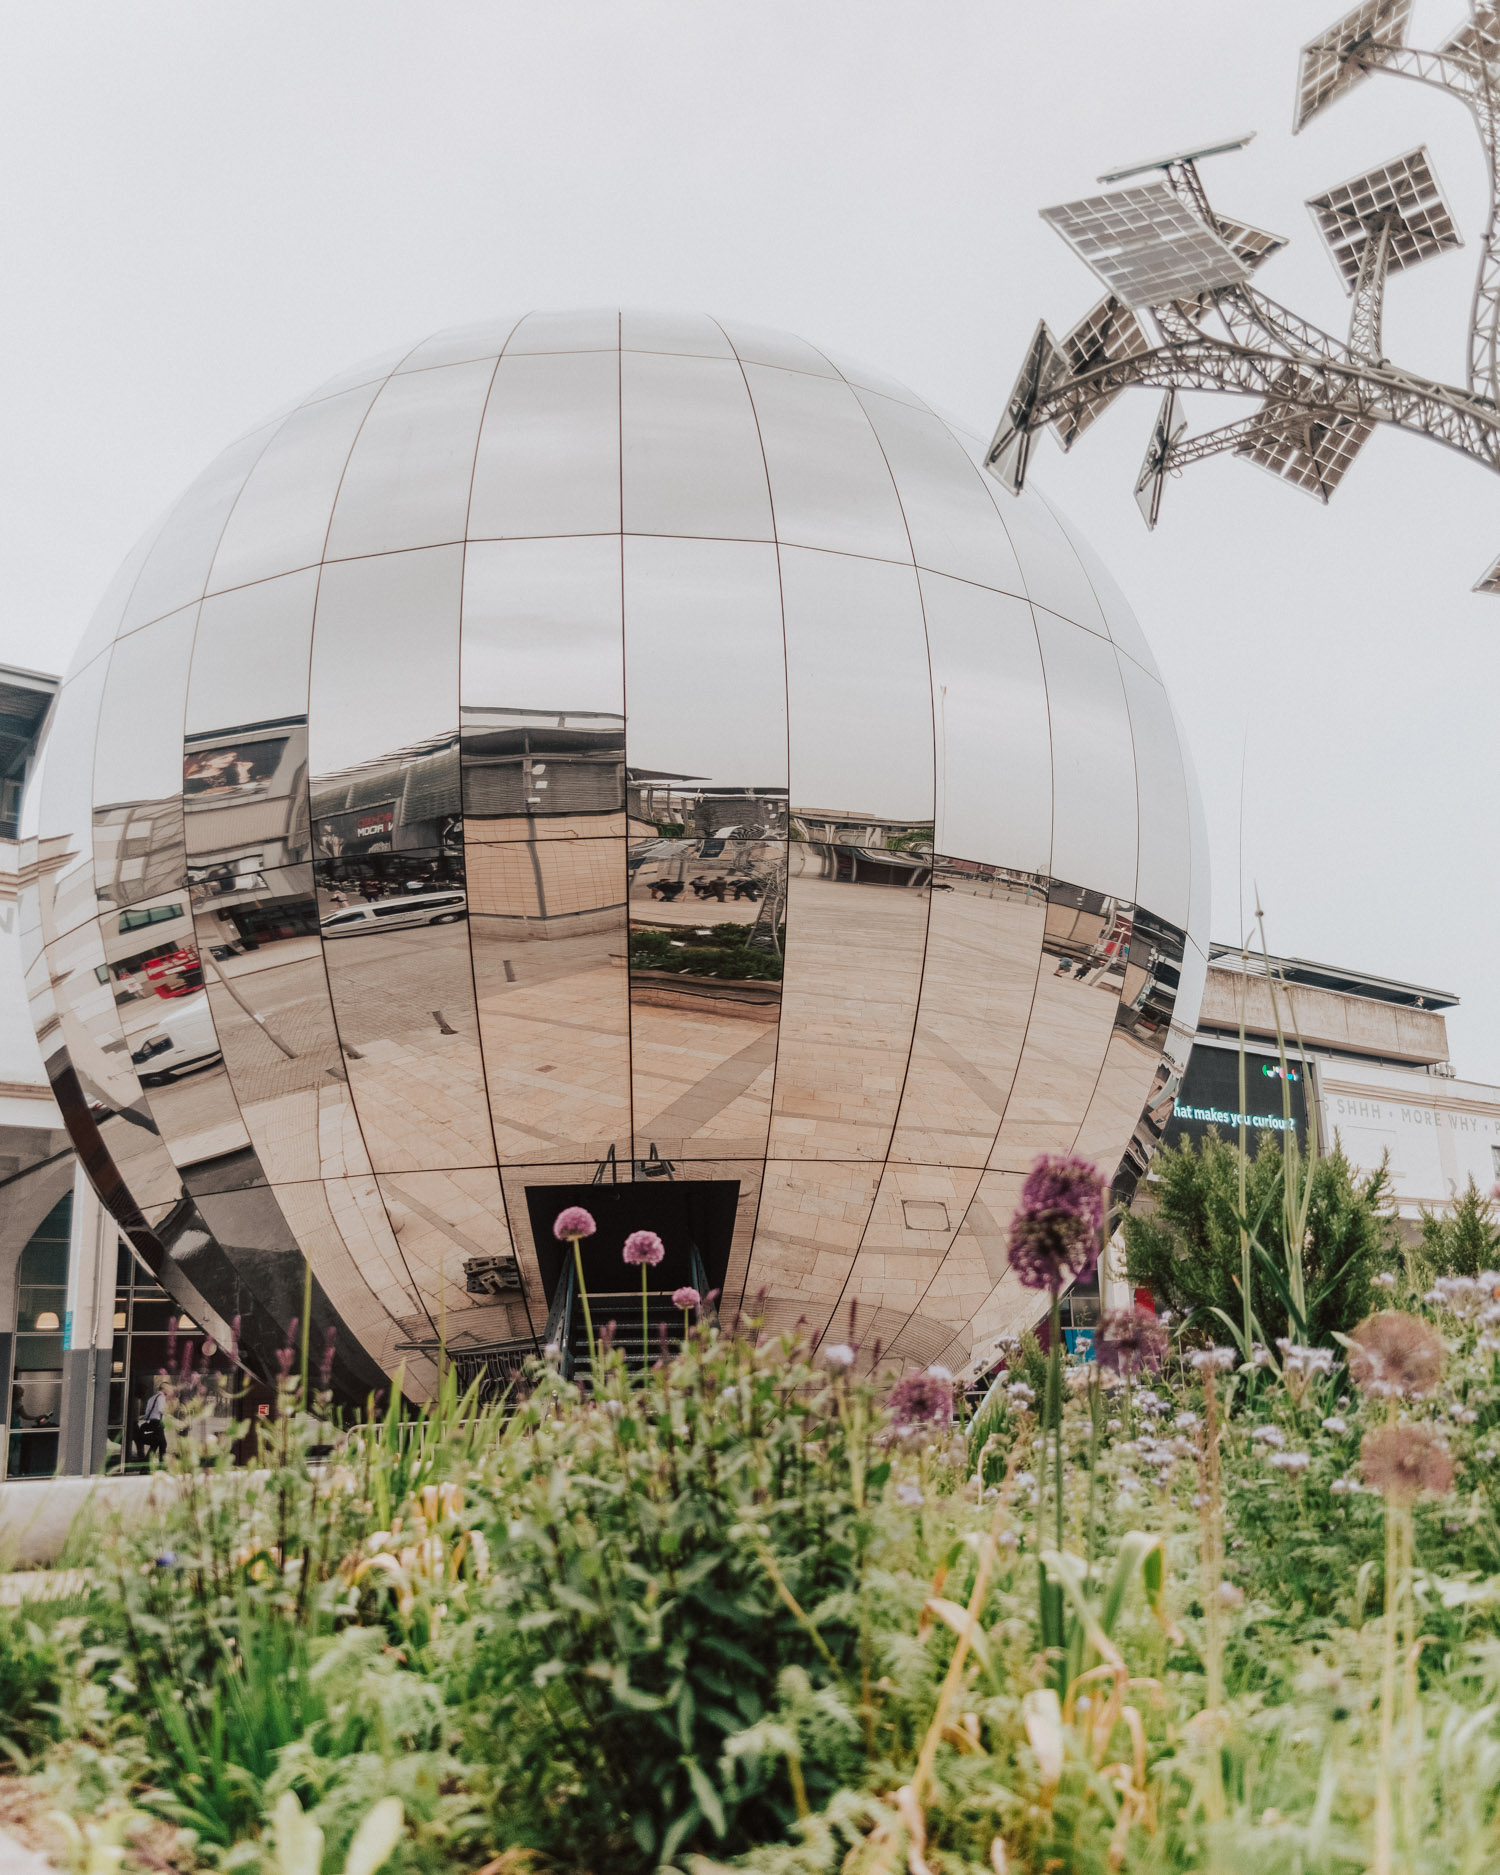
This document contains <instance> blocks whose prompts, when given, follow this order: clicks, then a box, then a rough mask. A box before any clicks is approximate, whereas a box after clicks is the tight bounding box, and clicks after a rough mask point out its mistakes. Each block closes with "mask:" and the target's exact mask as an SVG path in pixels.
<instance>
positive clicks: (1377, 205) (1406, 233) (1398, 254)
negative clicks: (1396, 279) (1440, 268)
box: [1307, 149, 1463, 293]
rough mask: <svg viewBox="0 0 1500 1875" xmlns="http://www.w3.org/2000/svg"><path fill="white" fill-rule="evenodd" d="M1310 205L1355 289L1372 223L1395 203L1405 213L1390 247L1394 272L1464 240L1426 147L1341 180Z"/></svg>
mask: <svg viewBox="0 0 1500 1875" xmlns="http://www.w3.org/2000/svg"><path fill="white" fill-rule="evenodd" d="M1307 206H1308V207H1309V208H1310V209H1311V210H1312V214H1313V220H1314V221H1315V222H1316V223H1317V224H1318V232H1319V234H1321V235H1322V237H1323V239H1324V241H1325V242H1326V243H1327V244H1328V251H1329V253H1330V254H1331V255H1332V256H1333V264H1334V266H1335V267H1337V268H1338V270H1339V273H1340V275H1341V276H1342V278H1343V282H1344V287H1345V290H1346V291H1347V292H1350V293H1352V292H1353V291H1354V286H1355V282H1356V281H1357V280H1358V279H1359V264H1360V259H1361V257H1362V256H1363V254H1364V250H1365V244H1366V242H1367V241H1368V240H1369V237H1370V231H1371V228H1372V226H1373V225H1374V224H1375V223H1376V222H1377V221H1378V220H1379V218H1380V217H1381V216H1382V215H1383V214H1386V213H1388V212H1389V211H1390V210H1392V209H1394V210H1395V212H1396V214H1397V215H1398V216H1399V217H1400V219H1399V221H1398V222H1397V224H1396V226H1395V228H1394V229H1393V231H1392V234H1391V240H1390V246H1389V250H1388V258H1389V266H1390V269H1391V271H1392V272H1393V273H1399V272H1400V271H1401V270H1402V269H1403V268H1405V267H1415V266H1417V265H1418V264H1419V263H1420V262H1421V261H1424V260H1430V259H1431V257H1432V256H1433V255H1434V254H1437V253H1440V252H1441V251H1442V250H1443V249H1444V248H1445V247H1462V246H1463V236H1462V235H1461V234H1460V233H1459V232H1458V227H1457V224H1456V223H1455V222H1454V219H1453V215H1452V212H1451V211H1450V209H1449V207H1448V204H1447V203H1446V202H1445V201H1444V200H1443V192H1442V189H1441V188H1440V187H1439V186H1438V179H1437V177H1436V176H1435V175H1434V174H1433V173H1432V165H1431V163H1430V162H1429V161H1428V159H1427V152H1426V150H1425V149H1417V150H1409V151H1408V152H1407V154H1406V155H1405V156H1398V157H1394V158H1393V159H1392V160H1391V161H1390V162H1389V163H1383V164H1382V165H1381V166H1380V168H1379V169H1372V170H1369V171H1368V172H1367V173H1366V174H1365V175H1363V176H1355V177H1353V178H1352V179H1351V180H1350V181H1348V182H1341V183H1340V184H1339V185H1338V187H1337V188H1334V189H1329V190H1328V191H1327V192H1326V193H1325V194H1323V195H1318V196H1314V197H1313V199H1312V200H1311V201H1310V202H1309V203H1308V205H1307Z"/></svg>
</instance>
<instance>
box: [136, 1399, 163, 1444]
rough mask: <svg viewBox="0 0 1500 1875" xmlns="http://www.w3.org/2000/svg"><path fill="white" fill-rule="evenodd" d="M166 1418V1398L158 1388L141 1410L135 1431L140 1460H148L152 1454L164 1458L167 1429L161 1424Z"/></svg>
mask: <svg viewBox="0 0 1500 1875" xmlns="http://www.w3.org/2000/svg"><path fill="white" fill-rule="evenodd" d="M166 1416H167V1396H166V1394H164V1393H163V1392H162V1390H161V1388H160V1387H158V1388H157V1389H156V1391H155V1392H154V1393H153V1394H152V1395H151V1396H150V1398H149V1399H148V1400H147V1401H146V1404H145V1405H144V1406H143V1407H142V1408H141V1417H140V1421H139V1423H138V1424H137V1426H136V1429H135V1442H136V1447H137V1449H138V1450H139V1452H140V1455H141V1457H142V1458H144V1459H147V1460H149V1459H150V1458H151V1457H152V1455H153V1454H154V1455H155V1456H156V1457H157V1458H165V1457H166V1455H167V1429H166V1427H165V1425H164V1424H163V1423H162V1422H163V1421H164V1420H165V1418H166Z"/></svg>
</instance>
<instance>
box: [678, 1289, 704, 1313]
mask: <svg viewBox="0 0 1500 1875" xmlns="http://www.w3.org/2000/svg"><path fill="white" fill-rule="evenodd" d="M702 1300H703V1298H702V1296H700V1295H699V1294H698V1291H697V1290H696V1289H694V1288H693V1287H692V1286H691V1284H688V1283H685V1284H684V1285H683V1286H682V1288H681V1289H674V1290H673V1291H672V1306H673V1308H674V1309H695V1308H697V1307H698V1305H699V1303H700V1302H702Z"/></svg>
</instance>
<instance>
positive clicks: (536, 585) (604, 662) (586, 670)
mask: <svg viewBox="0 0 1500 1875" xmlns="http://www.w3.org/2000/svg"><path fill="white" fill-rule="evenodd" d="M621 634H622V624H621V597H620V542H619V540H618V539H607V538H606V539H586V540H535V541H506V542H497V541H472V542H471V543H470V545H469V549H468V554H467V558H466V561H465V566H464V629H463V708H464V727H465V731H466V733H467V732H469V731H473V730H477V729H480V728H482V727H483V725H484V723H485V722H486V721H487V720H488V717H489V716H490V715H493V716H495V719H496V724H497V726H498V725H499V723H500V721H501V719H502V718H503V717H505V716H506V714H507V713H509V714H510V715H511V716H516V715H517V714H518V713H519V715H532V716H536V717H537V718H538V719H541V718H545V717H549V716H550V717H560V716H567V717H568V718H569V719H570V720H573V721H575V722H578V723H580V724H582V723H583V721H584V720H585V719H590V718H592V719H597V726H598V727H599V728H600V729H601V730H602V729H603V728H604V727H605V726H606V723H605V719H606V718H612V719H613V720H614V722H615V726H616V729H617V730H618V728H619V726H620V723H621V721H622V719H623V715H624V709H625V689H624V682H625V680H624V674H623V671H624V663H623V659H624V653H623V649H622V644H621ZM617 739H618V738H617ZM544 792H546V793H548V794H550V795H552V796H555V795H556V794H557V788H556V787H552V788H549V789H548V790H545V791H544ZM619 805H620V803H619V802H618V801H617V802H616V811H618V808H619ZM474 811H476V812H483V810H482V809H479V808H476V809H475V810H474ZM592 831H594V832H596V833H598V832H603V831H604V829H603V828H599V827H596V828H594V829H592ZM615 831H619V832H623V831H624V829H623V826H620V827H617V828H616V829H615Z"/></svg>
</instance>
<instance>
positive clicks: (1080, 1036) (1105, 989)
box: [990, 880, 1132, 1172]
mask: <svg viewBox="0 0 1500 1875" xmlns="http://www.w3.org/2000/svg"><path fill="white" fill-rule="evenodd" d="M1131 929H1132V926H1131V907H1130V905H1129V903H1128V901H1125V900H1121V899H1116V898H1111V897H1109V896H1108V895H1106V894H1104V893H1101V892H1095V891H1092V890H1090V889H1089V888H1088V887H1087V886H1076V885H1070V884H1068V883H1066V882H1065V881H1063V880H1053V881H1052V882H1051V884H1050V886H1049V888H1048V894H1047V916H1046V926H1045V929H1044V932H1043V937H1042V958H1041V965H1040V968H1039V970H1038V972H1037V980H1036V992H1035V995H1034V997H1033V999H1032V1005H1031V1019H1030V1021H1029V1022H1028V1024H1027V1026H1026V1041H1025V1045H1024V1046H1023V1048H1022V1050H1021V1060H1020V1064H1019V1066H1018V1067H1017V1069H1016V1078H1015V1081H1014V1083H1013V1085H1012V1087H1011V1094H1010V1099H1009V1101H1008V1102H1007V1104H1006V1109H1005V1118H1004V1119H1003V1120H1002V1121H1001V1123H1000V1131H999V1134H998V1135H997V1137H996V1140H995V1145H994V1149H993V1151H992V1152H991V1154H990V1165H991V1167H992V1169H994V1170H996V1171H1008V1172H1024V1171H1027V1170H1029V1169H1030V1166H1031V1162H1032V1160H1033V1159H1034V1158H1035V1157H1036V1155H1037V1154H1038V1153H1039V1152H1067V1151H1069V1150H1071V1148H1072V1145H1073V1141H1074V1139H1075V1137H1076V1136H1077V1133H1078V1129H1079V1127H1080V1126H1081V1125H1082V1124H1083V1119H1084V1115H1085V1114H1086V1113H1087V1112H1088V1109H1089V1103H1090V1101H1091V1100H1092V1099H1093V1097H1094V1089H1095V1087H1096V1086H1097V1085H1098V1081H1099V1072H1100V1070H1101V1068H1102V1067H1103V1066H1104V1057H1105V1053H1106V1051H1107V1049H1108V1047H1109V1041H1110V1037H1111V1035H1112V1034H1113V1033H1114V1030H1115V1017H1116V1014H1117V1013H1118V1011H1119V1007H1120V992H1121V990H1122V989H1123V988H1124V984H1125V970H1126V965H1127V963H1128V961H1129V956H1130V938H1131Z"/></svg>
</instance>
